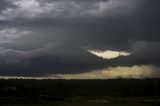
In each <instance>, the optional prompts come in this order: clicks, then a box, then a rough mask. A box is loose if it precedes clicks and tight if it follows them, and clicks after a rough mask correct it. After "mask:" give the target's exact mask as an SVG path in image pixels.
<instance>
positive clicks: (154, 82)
mask: <svg viewBox="0 0 160 106" xmlns="http://www.w3.org/2000/svg"><path fill="white" fill-rule="evenodd" d="M159 105H160V79H141V80H138V79H128V80H127V79H112V80H23V79H21V80H18V79H10V80H4V79H2V80H0V106H159Z"/></svg>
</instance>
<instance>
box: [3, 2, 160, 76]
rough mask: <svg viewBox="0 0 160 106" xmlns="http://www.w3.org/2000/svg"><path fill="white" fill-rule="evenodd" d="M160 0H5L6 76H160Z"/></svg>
mask: <svg viewBox="0 0 160 106" xmlns="http://www.w3.org/2000/svg"><path fill="white" fill-rule="evenodd" d="M159 5H160V1H159V0H0V78H6V77H8V78H10V77H14V78H17V77H22V78H53V79H56V78H60V79H61V78H62V79H109V78H155V77H156V78H157V77H160V55H159V54H160V49H159V48H160V20H159V19H160V7H159Z"/></svg>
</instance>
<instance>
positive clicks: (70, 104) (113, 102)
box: [0, 97, 160, 106]
mask: <svg viewBox="0 0 160 106" xmlns="http://www.w3.org/2000/svg"><path fill="white" fill-rule="evenodd" d="M105 100H106V101H107V102H106V101H105ZM157 100H158V101H159V99H153V98H152V99H151V98H147V99H146V98H107V99H106V98H103V99H102V98H96V99H95V98H94V99H93V98H90V97H88V98H83V97H77V98H76V100H73V98H72V99H66V100H62V101H54V100H32V99H30V100H29V99H24V100H23V99H15V100H8V101H5V102H2V101H1V103H0V106H159V105H160V103H159V102H157Z"/></svg>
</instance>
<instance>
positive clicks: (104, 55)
mask: <svg viewBox="0 0 160 106" xmlns="http://www.w3.org/2000/svg"><path fill="white" fill-rule="evenodd" d="M89 52H90V53H92V54H94V55H96V56H99V57H102V58H104V59H113V58H117V57H119V56H129V55H130V54H131V53H128V52H123V51H112V50H106V51H96V50H89Z"/></svg>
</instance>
